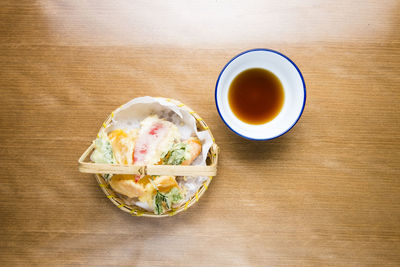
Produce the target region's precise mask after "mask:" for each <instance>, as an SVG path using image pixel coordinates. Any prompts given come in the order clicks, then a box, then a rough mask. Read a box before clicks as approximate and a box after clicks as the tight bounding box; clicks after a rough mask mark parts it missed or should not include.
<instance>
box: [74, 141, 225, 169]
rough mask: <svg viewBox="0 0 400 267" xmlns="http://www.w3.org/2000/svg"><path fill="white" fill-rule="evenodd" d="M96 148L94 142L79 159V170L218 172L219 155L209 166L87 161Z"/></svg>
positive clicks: (214, 145)
mask: <svg viewBox="0 0 400 267" xmlns="http://www.w3.org/2000/svg"><path fill="white" fill-rule="evenodd" d="M93 149H94V143H92V144H91V145H90V146H89V147H88V148H87V149H86V151H85V152H83V154H82V155H81V157H80V158H79V160H78V163H79V171H80V172H83V173H111V174H139V175H170V176H215V175H216V174H217V161H218V156H217V157H215V160H214V162H212V164H211V165H207V166H193V165H189V166H182V165H146V166H139V165H123V164H101V163H93V162H85V160H86V159H87V157H88V155H89V154H90V152H92V150H93ZM213 149H214V151H216V154H217V155H218V149H219V148H218V146H217V144H215V143H214V144H213Z"/></svg>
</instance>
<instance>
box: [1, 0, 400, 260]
mask: <svg viewBox="0 0 400 267" xmlns="http://www.w3.org/2000/svg"><path fill="white" fill-rule="evenodd" d="M399 14H400V3H399V1H396V0H388V1H377V0H375V1H372V0H371V1H360V0H353V1H345V0H339V1H310V0H305V1H294V0H293V1H221V0H213V1H105V0H104V1H14V0H10V1H7V0H3V1H1V4H0V25H1V27H0V49H1V53H0V85H1V87H0V88H1V97H0V140H1V143H0V168H1V169H0V170H1V176H0V177H1V183H0V230H1V238H0V262H1V265H2V266H28V265H34V266H58V265H73V266H79V265H86V266H161V265H162V266H169V265H173V266H188V265H189V266H196V265H199V266H332V265H337V266H376V265H379V266H399V265H400V116H399V112H400V104H399V103H400V88H399V85H400V23H399V22H400V20H399ZM256 47H265V48H271V49H275V50H278V51H280V52H282V53H284V54H285V55H287V56H289V57H290V58H291V59H292V60H293V61H294V62H295V63H296V64H297V65H298V66H299V68H300V69H301V71H302V73H303V75H304V78H305V81H306V84H307V104H306V108H305V111H304V113H303V116H302V118H301V119H300V121H299V123H298V124H297V125H296V126H295V127H294V128H293V129H292V130H291V131H290V132H289V133H287V134H286V135H284V136H282V137H280V138H278V139H275V140H272V141H268V142H252V141H247V140H244V139H242V138H240V137H238V136H236V135H235V134H234V133H232V132H231V131H229V129H228V128H227V127H226V126H225V125H224V124H223V122H222V121H221V119H220V118H219V116H218V113H217V111H216V108H215V103H214V87H215V82H216V79H217V77H218V74H219V72H220V70H221V69H222V67H223V66H224V65H225V64H226V62H227V61H228V60H229V59H230V58H232V57H233V56H234V55H236V54H238V53H239V52H241V51H244V50H247V49H251V48H256ZM143 95H151V96H165V97H173V98H175V99H178V100H180V101H182V102H183V103H186V104H187V105H189V106H190V107H192V108H193V109H194V110H195V111H196V112H197V113H198V114H199V115H200V116H202V117H203V118H204V120H205V121H206V122H207V123H208V125H209V126H210V128H211V130H212V132H213V134H214V136H215V138H216V142H217V143H218V145H219V146H220V149H221V153H220V160H219V173H218V176H217V177H215V178H214V179H213V181H212V183H211V184H210V187H209V189H208V190H207V192H206V193H205V194H204V196H203V197H202V198H201V199H200V201H199V202H198V203H196V204H195V205H194V206H193V207H191V208H190V209H188V210H187V211H186V212H183V213H181V214H178V215H177V216H174V217H170V218H166V219H152V218H138V217H132V216H130V215H129V214H126V213H124V212H122V211H120V210H119V209H118V208H116V207H115V206H114V205H112V203H111V202H110V201H109V200H108V199H107V198H106V197H105V196H104V194H103V193H102V191H101V190H100V188H99V186H98V185H97V183H96V181H95V178H94V177H93V176H92V175H89V174H82V173H79V172H78V166H77V160H78V158H79V156H80V155H81V154H82V152H83V151H84V150H85V149H86V148H87V146H88V145H89V144H90V142H91V141H92V140H93V139H94V138H95V136H96V133H97V130H98V128H99V127H100V126H101V123H102V121H103V120H104V119H105V118H106V117H107V116H108V114H109V113H110V112H111V111H112V110H113V109H115V108H116V107H118V106H119V105H121V104H123V103H125V102H127V101H129V100H130V99H132V98H135V97H138V96H143Z"/></svg>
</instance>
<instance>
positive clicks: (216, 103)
mask: <svg viewBox="0 0 400 267" xmlns="http://www.w3.org/2000/svg"><path fill="white" fill-rule="evenodd" d="M254 51H265V52H271V53H275V54H277V55H279V56H281V57H283V58H285V59H286V60H288V61H289V62H290V63H292V65H293V66H294V67H295V68H296V70H297V72H298V73H299V75H300V78H301V81H302V83H303V90H304V100H303V106H302V107H301V111H300V113H299V116H298V117H297V119H296V121H295V122H294V123H293V124H292V126H290V127H289V128H288V129H287V130H286V131H284V132H283V133H281V134H278V135H277V136H274V137H271V138H260V139H258V138H251V137H248V136H245V135H242V134H240V133H238V132H237V131H235V130H233V129H232V128H231V126H229V124H228V123H227V122H226V121H225V119H224V117H223V116H222V114H221V111H220V110H219V106H218V101H217V92H218V84H219V79H220V78H221V75H222V74H223V73H224V71H225V69H226V68H227V67H228V66H229V64H231V62H232V61H234V60H235V59H236V58H238V57H240V56H242V55H244V54H247V53H250V52H254ZM214 97H215V105H216V106H217V111H218V114H219V116H220V117H221V119H222V121H223V122H224V123H225V125H226V126H227V127H228V128H229V129H230V130H231V131H232V132H234V133H235V134H237V135H239V136H241V137H243V138H246V139H248V140H255V141H266V140H272V139H275V138H278V137H280V136H282V135H284V134H285V133H287V132H289V131H290V130H291V129H292V128H293V126H295V125H296V123H297V122H298V121H299V119H300V117H301V115H302V114H303V111H304V107H305V105H306V98H307V95H306V83H305V82H304V78H303V75H302V74H301V71H300V69H299V67H297V65H296V64H295V63H294V62H293V61H292V60H291V59H290V58H288V57H287V56H285V55H284V54H282V53H279V52H278V51H275V50H272V49H266V48H255V49H250V50H246V51H244V52H242V53H240V54H238V55H236V56H235V57H233V58H232V59H231V60H229V62H228V63H226V65H225V66H224V68H223V69H222V70H221V72H220V74H219V76H218V79H217V83H216V85H215V94H214Z"/></svg>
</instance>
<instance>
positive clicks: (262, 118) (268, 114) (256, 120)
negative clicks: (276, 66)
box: [228, 68, 285, 125]
mask: <svg viewBox="0 0 400 267" xmlns="http://www.w3.org/2000/svg"><path fill="white" fill-rule="evenodd" d="M284 100H285V93H284V91H283V86H282V83H281V81H280V80H279V78H278V77H276V75H275V74H273V73H272V72H270V71H268V70H265V69H261V68H252V69H247V70H245V71H243V72H241V73H239V74H238V75H237V76H236V77H235V78H234V79H233V81H232V83H231V85H230V87H229V91H228V102H229V106H230V108H231V109H232V111H233V114H235V116H236V117H237V118H238V119H240V120H241V121H243V122H245V123H248V124H256V125H257V124H264V123H266V122H269V121H272V120H273V119H274V118H275V117H276V116H277V115H278V114H279V112H280V111H281V109H282V106H283V102H284Z"/></svg>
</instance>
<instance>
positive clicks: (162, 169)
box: [78, 97, 219, 218]
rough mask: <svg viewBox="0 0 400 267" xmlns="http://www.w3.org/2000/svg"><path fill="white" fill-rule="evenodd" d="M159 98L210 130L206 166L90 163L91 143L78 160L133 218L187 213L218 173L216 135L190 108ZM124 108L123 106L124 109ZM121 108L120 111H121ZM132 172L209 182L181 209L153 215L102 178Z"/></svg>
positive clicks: (201, 128) (106, 123)
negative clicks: (188, 114) (196, 177)
mask: <svg viewBox="0 0 400 267" xmlns="http://www.w3.org/2000/svg"><path fill="white" fill-rule="evenodd" d="M156 98H158V99H164V100H165V101H167V102H170V103H172V104H174V105H176V106H177V107H179V108H182V109H184V110H186V111H188V112H189V113H190V114H191V115H192V116H193V117H194V118H195V119H196V126H197V130H198V131H208V132H209V134H210V135H211V137H212V140H213V144H212V145H211V148H210V150H209V152H208V155H207V159H206V163H207V166H172V165H148V166H135V165H119V164H97V163H92V162H89V161H87V158H88V157H89V155H90V154H91V152H92V151H93V149H94V142H92V144H91V146H89V148H88V149H86V151H85V152H84V153H83V154H82V156H81V157H80V158H79V160H78V163H79V170H80V171H81V172H85V173H94V175H95V177H96V180H97V182H98V184H99V186H100V188H101V190H102V191H103V192H104V194H105V195H106V196H107V198H108V199H109V200H110V201H111V202H112V203H113V204H114V205H115V206H117V207H118V208H119V209H121V210H123V211H125V212H128V213H129V214H131V215H132V216H143V217H157V218H161V217H168V216H173V215H175V214H177V213H179V212H182V211H185V210H187V209H188V208H189V207H191V206H192V205H193V204H195V203H196V202H197V201H199V199H200V197H201V196H202V195H203V194H204V192H205V191H206V190H207V188H208V186H209V185H210V182H211V181H212V179H213V177H214V176H215V175H216V173H217V163H218V154H219V148H218V145H217V144H216V143H215V139H214V136H213V135H212V133H211V131H210V128H209V127H208V126H207V124H206V123H205V121H204V120H203V119H202V118H201V117H200V116H199V115H198V114H197V113H196V112H194V111H193V110H192V109H191V108H189V107H188V106H186V105H185V104H183V103H181V102H179V101H177V100H175V99H170V98H163V97H156ZM121 107H123V106H120V107H119V108H121ZM119 108H118V109H119ZM118 109H116V110H114V111H113V112H111V114H110V116H108V118H107V119H106V120H105V121H104V123H103V124H102V127H101V128H100V130H99V133H98V136H99V134H100V132H101V131H102V130H103V129H105V128H106V127H107V126H108V125H109V124H110V123H111V120H112V118H113V117H114V113H115V112H117V111H118ZM99 171H100V172H101V173H110V172H112V173H125V174H127V173H129V174H149V175H155V174H157V175H175V176H193V175H196V176H207V177H208V179H207V180H206V181H205V182H204V183H203V184H202V186H201V187H200V188H199V189H198V190H197V192H196V193H195V194H194V195H193V196H192V197H191V198H190V199H189V200H188V201H187V202H185V203H182V204H181V206H179V207H178V208H174V209H171V210H169V211H167V212H165V213H164V214H160V215H157V214H154V213H153V212H152V211H148V210H145V209H142V208H140V207H137V206H134V205H129V204H128V203H125V201H124V199H121V198H119V197H118V195H117V194H116V193H115V192H114V190H113V189H112V188H111V186H110V185H109V184H108V183H107V182H106V180H105V179H104V178H103V177H102V176H101V173H96V172H99Z"/></svg>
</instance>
